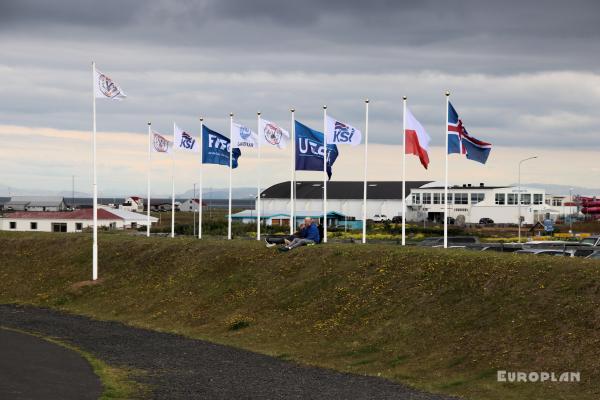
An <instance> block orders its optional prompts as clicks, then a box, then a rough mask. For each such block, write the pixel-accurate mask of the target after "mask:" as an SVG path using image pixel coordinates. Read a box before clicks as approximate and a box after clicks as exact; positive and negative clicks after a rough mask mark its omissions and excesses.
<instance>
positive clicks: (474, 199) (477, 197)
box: [471, 193, 485, 204]
mask: <svg viewBox="0 0 600 400" xmlns="http://www.w3.org/2000/svg"><path fill="white" fill-rule="evenodd" d="M484 198H485V195H484V194H483V193H471V204H477V203H479V202H482V201H483V199H484Z"/></svg>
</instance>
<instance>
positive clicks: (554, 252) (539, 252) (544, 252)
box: [515, 249, 575, 257]
mask: <svg viewBox="0 0 600 400" xmlns="http://www.w3.org/2000/svg"><path fill="white" fill-rule="evenodd" d="M515 254H531V255H536V256H564V257H574V256H575V255H574V254H573V250H564V251H563V250H558V249H523V250H517V251H515Z"/></svg>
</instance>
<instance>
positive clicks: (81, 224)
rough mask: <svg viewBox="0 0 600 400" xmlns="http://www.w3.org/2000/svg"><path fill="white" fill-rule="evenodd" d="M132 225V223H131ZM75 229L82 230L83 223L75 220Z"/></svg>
mask: <svg viewBox="0 0 600 400" xmlns="http://www.w3.org/2000/svg"><path fill="white" fill-rule="evenodd" d="M132 225H133V224H132ZM75 230H76V231H82V230H83V223H81V222H76V223H75Z"/></svg>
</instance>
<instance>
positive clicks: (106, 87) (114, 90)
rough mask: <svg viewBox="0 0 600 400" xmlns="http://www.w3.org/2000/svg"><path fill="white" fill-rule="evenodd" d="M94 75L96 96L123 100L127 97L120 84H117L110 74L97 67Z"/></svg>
mask: <svg viewBox="0 0 600 400" xmlns="http://www.w3.org/2000/svg"><path fill="white" fill-rule="evenodd" d="M94 77H95V83H96V84H95V87H94V92H95V93H94V95H95V96H96V98H100V99H114V100H122V99H124V98H125V97H127V95H126V94H125V92H123V90H121V88H120V87H119V85H117V84H116V83H115V82H114V81H113V80H112V79H111V78H110V77H109V76H108V75H106V74H103V73H102V72H100V71H98V70H97V69H95V70H94Z"/></svg>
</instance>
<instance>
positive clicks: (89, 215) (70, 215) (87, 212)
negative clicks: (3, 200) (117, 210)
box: [4, 208, 123, 221]
mask: <svg viewBox="0 0 600 400" xmlns="http://www.w3.org/2000/svg"><path fill="white" fill-rule="evenodd" d="M4 218H5V219H33V220H36V219H79V220H86V221H87V220H93V219H94V210H93V209H91V208H85V209H82V210H75V211H17V212H13V213H10V214H5V215H4ZM98 219H104V220H113V221H114V220H122V219H123V218H122V217H119V216H118V215H115V214H113V213H112V212H110V211H108V210H105V209H103V208H99V209H98Z"/></svg>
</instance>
